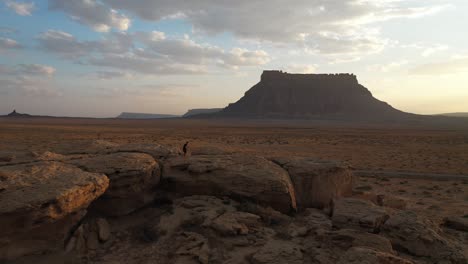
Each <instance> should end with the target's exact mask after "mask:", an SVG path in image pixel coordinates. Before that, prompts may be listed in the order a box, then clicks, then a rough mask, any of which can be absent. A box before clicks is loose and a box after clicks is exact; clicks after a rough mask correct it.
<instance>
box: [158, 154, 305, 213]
mask: <svg viewBox="0 0 468 264" xmlns="http://www.w3.org/2000/svg"><path fill="white" fill-rule="evenodd" d="M163 171H164V179H165V181H166V182H165V183H166V184H167V188H168V189H169V190H170V191H172V192H173V193H176V194H177V195H181V196H189V195H213V196H217V197H223V196H228V197H231V198H234V199H240V200H242V199H245V200H248V201H255V202H258V203H260V204H263V205H269V206H271V207H273V208H274V209H276V210H278V211H281V212H289V211H290V210H292V209H293V210H295V209H296V200H295V194H294V187H293V184H292V182H291V180H290V178H289V175H288V174H287V172H286V171H284V170H283V169H282V168H281V167H280V166H278V165H276V164H274V163H272V162H270V161H268V160H266V159H264V158H261V157H256V156H246V155H215V156H212V155H199V156H191V157H187V158H182V157H181V158H175V159H169V160H168V161H167V162H165V165H164V170H163Z"/></svg>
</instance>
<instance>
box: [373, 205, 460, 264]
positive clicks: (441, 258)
mask: <svg viewBox="0 0 468 264" xmlns="http://www.w3.org/2000/svg"><path fill="white" fill-rule="evenodd" d="M381 231H382V235H384V236H386V237H387V238H388V239H390V241H391V242H392V244H393V246H394V247H395V248H396V249H398V250H403V251H404V252H407V253H409V254H411V255H414V256H417V257H428V258H430V259H431V261H433V262H434V263H442V262H444V263H445V262H448V263H454V264H457V263H460V264H461V263H467V262H468V257H467V256H466V252H464V251H463V249H462V248H461V247H460V246H459V245H457V243H456V242H454V241H452V240H450V239H448V238H445V237H443V236H442V235H441V232H440V230H437V228H436V226H435V225H433V224H432V223H430V222H429V221H424V220H423V219H421V218H420V217H419V216H418V215H417V214H416V213H414V212H412V211H401V212H399V213H397V214H395V215H393V216H392V217H390V219H389V220H388V221H386V222H385V224H384V225H383V226H382V230H381Z"/></svg>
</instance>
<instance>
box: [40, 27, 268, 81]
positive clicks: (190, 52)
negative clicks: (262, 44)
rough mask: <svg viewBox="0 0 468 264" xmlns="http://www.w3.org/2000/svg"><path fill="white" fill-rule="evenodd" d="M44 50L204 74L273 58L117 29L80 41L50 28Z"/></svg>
mask: <svg viewBox="0 0 468 264" xmlns="http://www.w3.org/2000/svg"><path fill="white" fill-rule="evenodd" d="M38 40H39V46H40V48H41V49H43V50H45V51H47V52H50V53H54V54H57V55H59V56H61V57H63V58H66V59H71V60H74V61H76V62H79V63H82V64H89V65H95V66H101V67H107V68H113V69H117V70H119V71H125V72H128V71H130V72H135V73H142V74H153V75H156V74H164V75H169V74H201V73H206V72H208V69H209V68H210V67H223V68H234V69H237V68H239V67H246V66H258V65H263V64H265V63H267V62H268V61H269V60H270V57H269V55H268V54H267V53H266V52H265V51H262V50H247V49H240V48H234V49H232V50H231V51H225V50H223V49H222V48H219V47H217V46H213V45H209V44H202V43H197V42H195V41H194V40H192V39H190V38H189V37H188V36H184V37H183V38H173V37H167V36H166V35H165V34H164V33H163V32H158V31H154V32H135V33H131V34H130V33H125V32H113V33H111V34H109V35H106V36H105V37H104V38H103V39H101V40H97V41H79V40H77V39H76V38H75V37H74V36H72V35H71V34H69V33H66V32H62V31H56V30H49V31H47V32H44V33H42V34H41V35H40V36H39V37H38Z"/></svg>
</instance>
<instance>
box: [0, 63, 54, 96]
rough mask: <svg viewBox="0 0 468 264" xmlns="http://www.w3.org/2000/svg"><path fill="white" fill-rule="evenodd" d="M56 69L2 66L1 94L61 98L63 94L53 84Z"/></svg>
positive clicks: (33, 65)
mask: <svg viewBox="0 0 468 264" xmlns="http://www.w3.org/2000/svg"><path fill="white" fill-rule="evenodd" d="M55 71H56V70H55V68H54V67H51V66H48V65H40V64H18V65H3V64H0V89H1V92H7V93H11V92H13V93H17V94H19V95H24V96H59V95H61V92H60V91H59V90H58V89H57V88H56V87H55V86H54V85H53V84H52V81H53V78H51V77H52V76H53V75H54V74H55Z"/></svg>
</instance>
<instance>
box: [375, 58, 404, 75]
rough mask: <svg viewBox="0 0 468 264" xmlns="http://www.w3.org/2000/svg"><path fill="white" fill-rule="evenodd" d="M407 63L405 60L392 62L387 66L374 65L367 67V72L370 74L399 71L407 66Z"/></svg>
mask: <svg viewBox="0 0 468 264" xmlns="http://www.w3.org/2000/svg"><path fill="white" fill-rule="evenodd" d="M408 63H409V62H408V61H407V60H400V61H394V62H390V63H387V64H374V65H371V66H369V67H367V70H368V71H371V72H384V73H387V72H391V71H395V70H399V69H400V68H401V67H403V66H405V65H407V64H408Z"/></svg>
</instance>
